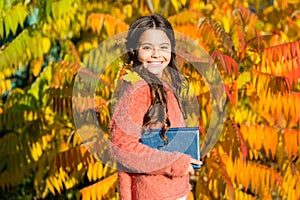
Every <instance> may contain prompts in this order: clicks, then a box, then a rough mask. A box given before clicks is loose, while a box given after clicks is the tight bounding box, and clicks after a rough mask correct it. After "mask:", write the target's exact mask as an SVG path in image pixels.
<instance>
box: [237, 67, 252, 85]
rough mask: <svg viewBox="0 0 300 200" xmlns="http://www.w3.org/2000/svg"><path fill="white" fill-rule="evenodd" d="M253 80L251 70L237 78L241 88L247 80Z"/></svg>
mask: <svg viewBox="0 0 300 200" xmlns="http://www.w3.org/2000/svg"><path fill="white" fill-rule="evenodd" d="M250 80H251V73H250V72H249V71H245V72H243V73H241V74H240V75H239V77H238V79H237V87H238V89H241V88H242V87H243V86H244V85H245V84H246V83H247V82H250Z"/></svg>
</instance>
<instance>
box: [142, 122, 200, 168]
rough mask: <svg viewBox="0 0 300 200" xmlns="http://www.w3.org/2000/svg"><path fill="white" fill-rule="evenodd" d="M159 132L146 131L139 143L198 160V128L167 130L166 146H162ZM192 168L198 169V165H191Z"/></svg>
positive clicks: (157, 130)
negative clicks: (183, 154) (167, 140)
mask: <svg viewBox="0 0 300 200" xmlns="http://www.w3.org/2000/svg"><path fill="white" fill-rule="evenodd" d="M160 130H161V129H152V130H147V131H146V132H145V133H144V134H143V135H142V138H141V143H142V144H145V145H147V146H149V147H151V148H155V149H159V150H162V151H169V152H173V151H177V152H181V153H185V154H188V155H190V156H191V157H192V158H195V159H197V160H200V148H199V145H200V143H199V127H180V128H169V129H168V131H167V132H166V136H167V137H168V139H169V142H168V144H167V145H164V141H163V139H162V138H161V137H160V135H159V132H160ZM193 167H194V169H199V168H200V166H198V165H193Z"/></svg>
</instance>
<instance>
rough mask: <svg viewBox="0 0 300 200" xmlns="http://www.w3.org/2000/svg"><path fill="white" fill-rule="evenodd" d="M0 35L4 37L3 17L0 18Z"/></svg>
mask: <svg viewBox="0 0 300 200" xmlns="http://www.w3.org/2000/svg"><path fill="white" fill-rule="evenodd" d="M0 37H1V38H3V37H4V27H3V19H0Z"/></svg>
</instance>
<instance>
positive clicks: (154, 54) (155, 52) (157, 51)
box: [152, 48, 160, 58]
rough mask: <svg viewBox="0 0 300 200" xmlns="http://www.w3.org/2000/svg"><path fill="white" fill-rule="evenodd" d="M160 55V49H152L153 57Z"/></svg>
mask: <svg viewBox="0 0 300 200" xmlns="http://www.w3.org/2000/svg"><path fill="white" fill-rule="evenodd" d="M159 56H160V51H159V49H157V48H154V49H153V51H152V57H153V58H157V57H159Z"/></svg>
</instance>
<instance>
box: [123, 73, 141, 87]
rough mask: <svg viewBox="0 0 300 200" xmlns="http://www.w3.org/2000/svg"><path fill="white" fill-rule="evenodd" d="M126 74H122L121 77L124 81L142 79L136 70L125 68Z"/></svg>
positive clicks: (133, 81)
mask: <svg viewBox="0 0 300 200" xmlns="http://www.w3.org/2000/svg"><path fill="white" fill-rule="evenodd" d="M125 71H126V74H125V75H124V76H123V79H124V80H125V81H128V82H131V83H133V84H134V83H136V82H138V81H140V80H142V78H141V77H140V76H139V75H138V73H136V72H132V71H130V70H125Z"/></svg>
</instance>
